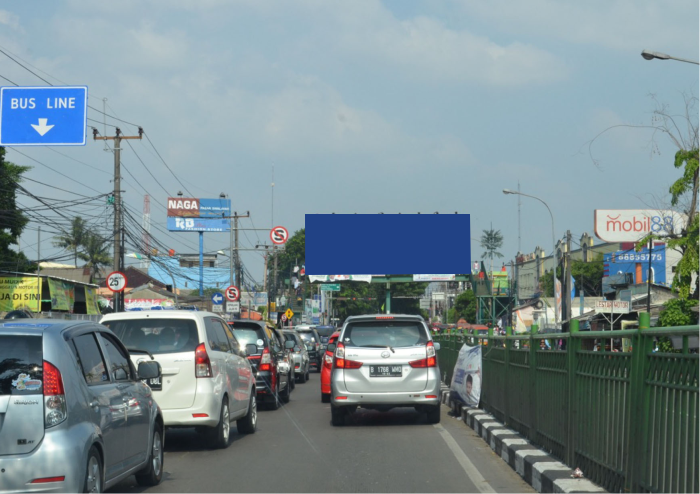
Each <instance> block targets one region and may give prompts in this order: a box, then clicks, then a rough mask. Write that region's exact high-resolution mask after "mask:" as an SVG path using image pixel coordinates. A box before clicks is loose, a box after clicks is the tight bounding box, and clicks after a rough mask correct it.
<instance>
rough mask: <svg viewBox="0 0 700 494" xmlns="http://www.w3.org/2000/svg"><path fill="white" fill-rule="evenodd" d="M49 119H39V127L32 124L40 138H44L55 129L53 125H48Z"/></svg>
mask: <svg viewBox="0 0 700 494" xmlns="http://www.w3.org/2000/svg"><path fill="white" fill-rule="evenodd" d="M47 120H48V118H40V119H39V125H34V124H32V127H34V130H36V131H37V132H38V133H39V135H40V136H42V137H43V136H44V134H46V133H47V132H48V131H49V130H51V129H53V125H46V121H47Z"/></svg>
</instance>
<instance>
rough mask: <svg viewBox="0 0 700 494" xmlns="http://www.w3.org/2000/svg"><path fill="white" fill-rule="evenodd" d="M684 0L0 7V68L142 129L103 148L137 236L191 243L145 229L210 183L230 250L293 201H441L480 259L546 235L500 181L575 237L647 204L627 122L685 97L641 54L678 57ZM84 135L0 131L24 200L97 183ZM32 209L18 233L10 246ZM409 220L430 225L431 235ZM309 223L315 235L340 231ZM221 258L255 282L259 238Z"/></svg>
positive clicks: (97, 212)
mask: <svg viewBox="0 0 700 494" xmlns="http://www.w3.org/2000/svg"><path fill="white" fill-rule="evenodd" d="M698 8H699V7H698V2H697V0H688V1H686V0H676V1H673V2H661V1H659V0H618V1H610V0H604V1H599V0H593V1H586V2H571V1H551V0H527V1H502V0H489V1H450V0H425V1H416V0H401V1H398V0H397V1H388V0H387V1H379V0H353V1H321V0H295V1H264V0H239V1H234V0H226V1H224V0H200V1H196V2H194V1H183V0H170V1H167V2H165V1H160V2H157V1H152V2H143V1H135V0H124V1H121V2H119V3H118V4H113V3H109V2H84V1H75V0H63V1H59V0H57V1H51V2H49V1H37V2H3V3H0V49H1V50H2V51H3V52H5V53H4V54H3V53H0V76H1V78H0V85H8V86H9V85H13V84H17V85H19V86H37V85H39V86H43V85H47V82H45V81H42V80H41V79H40V78H39V77H41V78H43V79H45V80H46V81H48V82H49V83H51V84H52V85H86V86H88V88H89V104H90V106H91V107H93V108H91V109H89V110H88V125H89V126H94V127H96V128H97V129H98V131H99V132H100V134H101V135H105V129H106V135H114V126H115V125H117V126H119V127H120V129H121V130H122V131H123V133H124V134H126V135H135V133H136V130H137V127H136V126H137V125H140V126H142V127H143V129H144V130H145V132H146V135H147V136H148V139H143V140H142V141H136V140H134V141H129V143H128V144H129V145H127V146H124V145H122V147H123V151H122V163H123V165H124V167H125V168H127V170H128V172H127V173H124V175H123V176H124V180H123V187H122V189H123V190H124V200H125V201H126V205H127V208H129V210H130V211H131V213H132V214H133V216H134V217H136V218H138V219H140V217H141V214H142V211H143V203H144V195H145V194H148V195H149V196H150V201H151V234H152V236H153V237H154V238H155V239H156V241H157V242H158V243H160V244H161V245H164V246H168V247H170V248H173V249H174V250H175V251H176V252H178V253H194V252H197V250H198V239H197V235H196V234H195V233H169V232H167V230H166V226H165V224H166V212H165V205H166V199H167V197H168V196H174V195H175V194H176V193H177V192H178V190H183V192H184V194H185V196H187V195H189V194H188V192H189V193H191V194H192V195H193V196H194V197H202V198H210V197H213V198H216V197H218V196H219V194H221V193H225V194H228V196H229V197H230V198H231V201H232V208H233V209H234V210H235V211H237V212H238V213H239V214H242V213H245V212H246V211H249V212H250V218H246V219H241V220H240V227H241V228H248V229H250V230H244V231H241V235H240V241H241V246H242V248H246V249H254V247H255V245H258V244H262V243H267V244H270V240H269V236H268V232H269V228H271V227H272V226H277V225H282V226H284V227H286V228H287V229H288V230H289V231H290V232H292V233H293V232H294V231H296V230H298V229H300V228H303V227H304V215H305V214H312V213H331V212H335V213H368V214H369V213H379V212H384V213H399V212H401V213H403V214H407V213H418V212H421V213H423V214H425V213H433V212H435V211H438V212H440V213H450V214H453V213H454V212H459V213H468V214H471V238H472V245H471V251H472V260H479V259H480V258H481V254H482V252H483V249H482V248H481V247H480V245H479V239H480V238H481V235H482V233H483V230H487V229H490V228H493V229H495V230H500V232H501V233H502V235H503V238H504V241H503V246H502V248H501V249H500V252H501V253H502V254H503V256H504V257H503V259H502V260H501V261H500V262H509V261H510V260H512V259H513V258H514V257H515V255H516V253H517V252H518V250H521V251H522V252H533V251H534V249H535V247H536V246H537V245H540V246H542V247H544V248H545V250H547V251H548V252H549V251H551V222H550V218H549V214H548V213H547V211H546V208H545V207H544V206H543V205H542V204H541V203H539V202H538V201H535V200H533V199H529V198H526V197H522V198H521V205H520V222H519V221H518V197H517V196H512V195H509V196H506V195H504V194H503V193H502V190H503V189H505V188H508V189H514V190H517V189H518V184H519V186H520V190H521V191H522V192H523V193H527V194H530V195H533V196H536V197H538V198H540V199H542V200H543V201H545V202H546V204H547V205H548V206H549V207H550V209H551V210H552V213H553V216H554V222H555V236H556V237H557V238H562V237H563V236H564V235H565V234H566V231H567V230H570V231H571V232H572V235H573V238H574V241H577V240H578V239H579V237H580V236H581V234H583V233H584V232H589V233H590V234H591V235H592V234H593V212H594V210H595V209H618V208H619V209H636V208H640V209H641V208H647V207H649V206H653V205H656V204H660V203H664V202H667V201H668V188H669V186H670V184H671V183H672V182H673V181H674V180H676V179H677V178H678V177H679V176H680V175H679V173H678V171H676V170H675V169H674V168H673V157H674V154H675V152H676V148H675V146H674V145H673V143H672V142H671V140H670V139H668V138H667V137H666V136H664V135H663V134H660V133H654V132H653V131H652V130H651V129H649V128H636V127H635V126H650V125H652V123H653V121H652V119H653V112H654V110H655V109H656V108H657V107H658V105H666V106H667V107H668V108H669V111H671V112H672V113H674V114H682V113H683V112H684V111H685V102H684V95H690V96H697V94H698V82H699V81H698V66H697V65H692V64H688V63H682V62H678V61H673V60H667V61H661V60H652V61H647V60H645V59H643V58H642V57H641V56H640V53H641V51H642V50H643V49H648V50H652V51H657V52H663V53H668V54H671V55H673V56H676V57H681V58H686V59H692V60H696V61H697V60H698V58H699V53H698V51H699V46H700V43H699V33H698V30H699V28H698V26H699V22H698V21H699V12H698ZM8 55H9V57H12V58H14V59H15V61H13V60H11V59H10V58H9V57H8ZM20 64H22V65H24V66H25V67H26V68H24V67H22V66H21V65H20ZM27 69H29V70H27ZM30 71H31V72H30ZM32 72H34V74H32ZM35 74H36V75H35ZM105 98H106V100H105ZM103 109H104V110H105V113H107V114H108V115H109V116H108V117H105V116H104V115H103V114H102V113H100V111H102V110H103ZM114 117H116V118H118V119H120V120H121V121H118V120H115V118H114ZM694 118H695V121H696V122H697V108H695V111H694ZM105 119H106V123H107V124H108V125H107V126H106V127H105V126H104V125H103V120H105ZM134 124H135V125H134ZM613 126H619V127H614V128H612V129H610V130H607V131H606V129H609V128H610V127H613ZM88 134H89V135H88V137H89V139H88V142H87V144H86V145H85V146H82V147H61V148H55V147H54V148H45V147H31V148H29V147H17V148H8V150H7V155H6V158H7V159H8V160H10V161H12V162H14V163H17V164H20V165H27V166H31V167H32V169H31V170H30V171H29V172H27V174H26V177H27V178H29V179H33V180H35V181H39V182H42V183H43V184H47V185H42V184H41V183H38V182H31V181H26V182H25V183H24V186H25V187H27V189H28V190H30V191H31V192H32V193H33V194H36V195H37V196H43V197H51V198H61V199H67V200H74V199H75V198H76V197H77V196H75V193H80V194H83V195H86V196H96V195H98V194H102V193H108V192H109V191H110V190H111V189H112V188H113V184H112V182H111V178H112V174H113V155H112V153H111V152H107V151H105V149H104V143H102V142H94V141H93V140H92V139H91V134H90V132H89V133H88ZM161 158H162V159H161ZM166 164H167V166H166ZM45 165H48V166H50V167H51V168H52V169H53V170H52V169H49V168H47V167H46V166H45ZM59 172H60V173H59ZM273 173H274V179H273ZM154 177H155V178H154ZM273 181H274V187H272V185H271V184H272V183H273ZM71 193H73V194H71ZM102 200H104V199H102ZM22 203H23V204H24V205H25V206H26V207H31V206H32V205H33V204H36V202H34V201H33V200H32V199H30V198H26V197H25V198H23V199H22ZM91 208H92V211H91V214H89V213H88V212H87V211H86V217H88V218H89V219H90V221H91V222H92V223H93V225H94V228H95V229H96V230H100V229H102V230H104V231H107V230H108V229H110V228H111V226H110V220H109V218H108V215H109V208H108V207H107V206H106V204H104V205H101V206H99V207H97V206H91ZM38 225H39V223H38V222H37V221H33V222H32V223H31V224H30V225H29V227H28V228H27V229H26V230H25V233H24V234H23V235H22V239H21V243H20V247H21V248H22V250H23V251H24V252H25V254H26V255H27V257H29V258H30V259H36V258H37V256H38V255H39V253H38V252H37V227H38ZM43 228H45V232H46V231H47V230H49V227H48V226H46V227H43ZM54 228H56V225H54ZM253 229H259V230H253ZM412 237H413V240H414V241H419V242H450V241H451V235H450V232H449V231H434V232H413V234H412ZM328 240H329V248H332V244H333V243H335V242H342V241H343V234H342V232H328ZM229 243H230V240H229V235H228V234H226V233H212V234H205V236H204V250H205V252H216V251H217V250H220V249H225V248H228V247H229ZM40 247H41V257H42V258H46V257H47V256H49V257H50V256H55V257H60V255H61V253H62V252H63V253H65V252H64V251H61V249H58V248H55V247H53V245H52V239H51V237H50V234H49V233H44V234H43V236H42V239H41V245H40ZM574 248H576V245H575V244H574ZM127 251H129V249H128V248H127ZM71 259H72V258H71ZM242 260H243V262H244V263H245V266H246V269H247V270H248V272H249V273H250V274H251V276H252V277H253V278H254V279H255V280H256V281H258V282H259V281H261V280H262V273H263V257H262V253H261V251H260V250H258V251H255V250H251V251H244V252H243V253H242ZM66 262H70V261H66Z"/></svg>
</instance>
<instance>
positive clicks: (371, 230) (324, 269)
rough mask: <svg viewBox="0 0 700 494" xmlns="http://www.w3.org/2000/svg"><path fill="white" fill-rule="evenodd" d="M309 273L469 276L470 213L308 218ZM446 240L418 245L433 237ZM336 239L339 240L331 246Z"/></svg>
mask: <svg viewBox="0 0 700 494" xmlns="http://www.w3.org/2000/svg"><path fill="white" fill-rule="evenodd" d="M305 229H306V230H305V237H306V238H305V242H306V263H305V265H306V274H307V275H328V274H332V273H344V274H347V275H358V274H367V273H372V274H401V275H409V274H410V275H413V274H426V273H455V274H466V273H470V272H471V268H472V262H471V235H470V219H469V215H468V214H307V215H306V221H305ZM438 232H439V233H440V235H446V236H447V237H446V238H447V239H448V240H440V241H424V240H421V241H417V240H416V239H427V238H430V237H431V236H432V235H433V234H436V233H438ZM329 236H330V238H335V237H338V238H340V239H341V241H337V242H332V244H333V248H329Z"/></svg>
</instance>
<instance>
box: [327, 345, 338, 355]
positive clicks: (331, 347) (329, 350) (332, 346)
mask: <svg viewBox="0 0 700 494" xmlns="http://www.w3.org/2000/svg"><path fill="white" fill-rule="evenodd" d="M335 347H336V344H335V343H329V344H328V346H327V347H326V351H327V352H331V353H333V352H335Z"/></svg>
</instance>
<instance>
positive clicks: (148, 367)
mask: <svg viewBox="0 0 700 494" xmlns="http://www.w3.org/2000/svg"><path fill="white" fill-rule="evenodd" d="M162 372H163V371H162V369H161V367H160V364H159V363H158V362H156V361H155V360H150V361H145V360H144V361H142V362H139V368H138V375H139V379H155V378H156V377H160V375H161V374H162Z"/></svg>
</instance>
